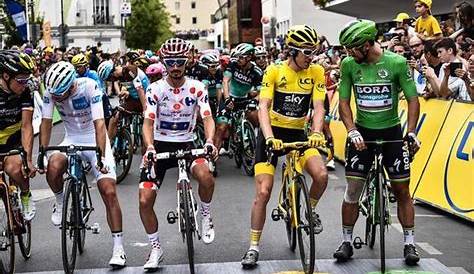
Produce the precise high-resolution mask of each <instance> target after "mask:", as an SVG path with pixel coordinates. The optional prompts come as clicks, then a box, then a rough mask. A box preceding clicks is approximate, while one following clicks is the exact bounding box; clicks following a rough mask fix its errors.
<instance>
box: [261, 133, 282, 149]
mask: <svg viewBox="0 0 474 274" xmlns="http://www.w3.org/2000/svg"><path fill="white" fill-rule="evenodd" d="M265 144H266V145H267V147H271V148H272V149H273V150H282V149H283V141H282V140H281V139H275V137H273V136H272V137H268V138H267V139H265Z"/></svg>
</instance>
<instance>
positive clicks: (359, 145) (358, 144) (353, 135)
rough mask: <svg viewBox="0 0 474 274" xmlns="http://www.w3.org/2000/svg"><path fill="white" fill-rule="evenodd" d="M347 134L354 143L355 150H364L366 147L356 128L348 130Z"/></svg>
mask: <svg viewBox="0 0 474 274" xmlns="http://www.w3.org/2000/svg"><path fill="white" fill-rule="evenodd" d="M347 136H348V137H349V138H350V139H351V142H352V143H353V144H354V146H355V148H356V149H357V150H364V149H366V148H367V147H366V146H365V142H364V138H363V137H362V134H360V132H359V131H358V130H357V129H356V128H353V129H351V130H349V132H347Z"/></svg>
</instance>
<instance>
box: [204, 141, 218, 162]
mask: <svg viewBox="0 0 474 274" xmlns="http://www.w3.org/2000/svg"><path fill="white" fill-rule="evenodd" d="M204 149H205V150H206V152H207V153H208V154H209V155H211V157H212V158H213V160H216V157H217V148H216V146H214V143H213V142H212V140H207V141H206V143H205V144H204Z"/></svg>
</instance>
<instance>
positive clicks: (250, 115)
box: [247, 110, 259, 128]
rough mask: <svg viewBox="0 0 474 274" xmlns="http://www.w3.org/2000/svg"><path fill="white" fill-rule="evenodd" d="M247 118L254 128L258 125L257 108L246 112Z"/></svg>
mask: <svg viewBox="0 0 474 274" xmlns="http://www.w3.org/2000/svg"><path fill="white" fill-rule="evenodd" d="M247 119H248V120H249V121H250V123H252V125H253V127H254V128H257V127H259V123H258V111H257V110H253V111H250V112H248V113H247Z"/></svg>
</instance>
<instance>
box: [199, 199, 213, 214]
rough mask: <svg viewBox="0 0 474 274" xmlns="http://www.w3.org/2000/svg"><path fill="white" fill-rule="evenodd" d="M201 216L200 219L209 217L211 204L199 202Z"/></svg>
mask: <svg viewBox="0 0 474 274" xmlns="http://www.w3.org/2000/svg"><path fill="white" fill-rule="evenodd" d="M201 216H202V217H208V216H211V202H209V203H205V202H203V201H201Z"/></svg>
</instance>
